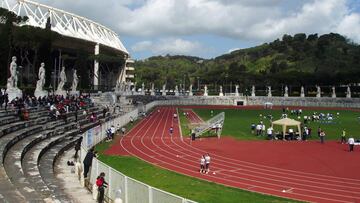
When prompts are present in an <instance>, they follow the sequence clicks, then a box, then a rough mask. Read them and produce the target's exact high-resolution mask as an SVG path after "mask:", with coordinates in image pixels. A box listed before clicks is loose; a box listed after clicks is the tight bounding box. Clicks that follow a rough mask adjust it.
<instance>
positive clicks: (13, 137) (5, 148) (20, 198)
mask: <svg viewBox="0 0 360 203" xmlns="http://www.w3.org/2000/svg"><path fill="white" fill-rule="evenodd" d="M91 111H96V113H97V114H100V112H101V110H98V108H97V107H93V108H92V110H91ZM79 114H80V112H79ZM79 114H78V115H79ZM37 115H39V117H40V118H41V119H43V122H44V123H47V122H48V120H49V119H45V118H48V116H47V115H48V113H47V112H43V114H41V113H40V114H36V113H33V114H32V118H35V119H36V116H37ZM44 115H46V117H45V118H43V117H42V116H44ZM78 117H79V118H81V117H83V118H84V119H86V116H82V115H81V114H80V115H79V116H78ZM68 120H75V119H74V118H71V117H70V118H69V119H68ZM41 123H42V122H41ZM49 123H50V122H49ZM36 124H40V123H39V122H38V121H36V120H34V119H33V120H31V119H30V120H29V121H20V122H16V123H11V124H9V125H6V126H0V132H1V133H0V160H1V162H0V202H1V201H4V202H25V199H27V198H26V197H25V196H24V195H23V194H21V192H20V189H21V190H26V191H27V192H30V193H31V192H33V191H32V188H30V187H21V186H19V185H13V184H12V181H14V179H10V178H9V176H8V174H6V170H4V165H3V163H4V162H3V161H4V160H5V158H6V157H7V153H8V152H9V149H12V148H13V146H14V145H15V144H16V143H17V142H19V141H21V140H23V139H24V138H26V137H28V136H31V135H33V134H36V133H38V132H40V131H42V130H44V128H51V126H52V125H50V126H44V125H36ZM33 125H34V126H33ZM29 126H30V127H29ZM63 132H65V129H64V127H61V128H59V129H58V131H57V132H54V133H55V134H57V133H63ZM34 137H35V139H39V137H36V136H34ZM30 142H31V141H30ZM13 149H15V148H13ZM14 151H16V150H14ZM13 154H15V155H16V157H19V156H20V158H21V157H23V153H20V152H16V153H13ZM20 163H21V162H20ZM11 164H13V165H14V166H16V165H17V166H19V162H11V160H9V161H8V162H7V163H6V165H11ZM22 179H23V177H21V178H19V180H22ZM35 199H37V198H35ZM35 201H37V200H35ZM39 201H43V200H39Z"/></svg>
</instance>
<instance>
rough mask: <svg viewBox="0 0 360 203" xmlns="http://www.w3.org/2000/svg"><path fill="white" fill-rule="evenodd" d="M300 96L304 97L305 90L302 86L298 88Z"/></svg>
mask: <svg viewBox="0 0 360 203" xmlns="http://www.w3.org/2000/svg"><path fill="white" fill-rule="evenodd" d="M300 97H305V90H304V86H301V90H300Z"/></svg>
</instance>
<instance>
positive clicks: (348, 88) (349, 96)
mask: <svg viewBox="0 0 360 203" xmlns="http://www.w3.org/2000/svg"><path fill="white" fill-rule="evenodd" d="M346 98H351V90H350V86H347V89H346Z"/></svg>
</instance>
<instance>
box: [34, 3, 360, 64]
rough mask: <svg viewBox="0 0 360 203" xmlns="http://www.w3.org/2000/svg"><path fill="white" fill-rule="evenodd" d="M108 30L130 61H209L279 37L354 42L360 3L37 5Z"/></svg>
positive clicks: (358, 32) (358, 40)
mask: <svg viewBox="0 0 360 203" xmlns="http://www.w3.org/2000/svg"><path fill="white" fill-rule="evenodd" d="M38 2H40V3H44V4H46V5H49V6H53V7H56V8H60V9H63V10H66V11H69V12H72V13H75V14H78V15H81V16H84V17H86V18H89V19H91V20H94V21H96V22H98V23H100V24H103V25H105V26H106V27H108V28H110V29H112V30H114V31H115V32H116V33H118V34H119V37H120V39H121V41H122V42H123V44H124V45H125V47H126V48H127V50H128V51H129V53H130V55H131V56H132V58H134V59H145V58H148V57H150V56H154V55H166V54H171V55H175V54H181V55H191V56H198V57H202V58H213V57H216V56H219V55H222V54H225V53H228V52H229V51H232V50H236V49H241V48H247V47H252V46H256V45H260V44H263V43H265V42H271V41H274V40H275V39H277V38H281V37H282V36H283V35H284V34H291V35H294V34H296V33H306V34H313V33H318V34H319V35H320V34H325V33H330V32H336V33H340V34H342V35H345V36H346V37H348V38H349V39H350V40H352V41H353V42H356V43H360V0H102V1H99V0H38Z"/></svg>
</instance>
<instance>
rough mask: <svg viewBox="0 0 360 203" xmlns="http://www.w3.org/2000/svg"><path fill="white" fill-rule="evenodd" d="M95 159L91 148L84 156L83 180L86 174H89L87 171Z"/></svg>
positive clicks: (94, 153) (94, 152)
mask: <svg viewBox="0 0 360 203" xmlns="http://www.w3.org/2000/svg"><path fill="white" fill-rule="evenodd" d="M94 157H96V151H94V148H91V149H90V150H89V152H88V153H87V154H86V156H85V158H84V161H83V164H84V178H87V174H88V172H89V169H90V167H91V165H92V160H93V158H94Z"/></svg>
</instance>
